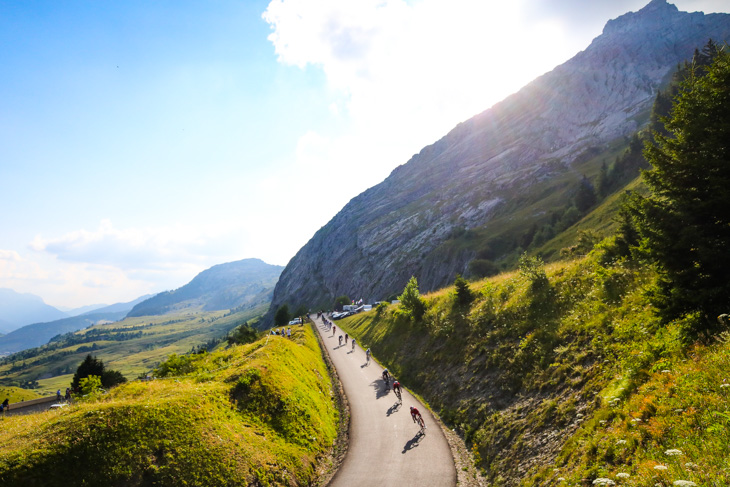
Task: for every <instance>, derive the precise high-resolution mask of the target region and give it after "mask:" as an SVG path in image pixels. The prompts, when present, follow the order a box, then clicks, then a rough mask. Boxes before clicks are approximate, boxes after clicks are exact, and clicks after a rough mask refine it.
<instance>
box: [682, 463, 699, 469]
mask: <svg viewBox="0 0 730 487" xmlns="http://www.w3.org/2000/svg"><path fill="white" fill-rule="evenodd" d="M684 466H685V467H687V468H697V467H699V465H697V464H696V463H692V462H687V463H685V464H684Z"/></svg>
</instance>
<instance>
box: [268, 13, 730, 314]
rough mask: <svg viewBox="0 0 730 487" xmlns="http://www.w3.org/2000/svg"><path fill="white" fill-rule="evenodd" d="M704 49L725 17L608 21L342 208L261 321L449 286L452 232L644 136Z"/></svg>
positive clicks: (465, 252) (303, 253) (464, 255)
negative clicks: (669, 90)
mask: <svg viewBox="0 0 730 487" xmlns="http://www.w3.org/2000/svg"><path fill="white" fill-rule="evenodd" d="M709 38H712V39H713V40H715V41H719V42H723V41H726V40H728V39H730V15H728V14H709V15H705V14H703V13H701V12H699V13H686V12H680V11H678V10H677V8H676V7H675V6H674V5H671V4H668V3H667V2H666V1H665V0H653V1H652V2H651V3H649V4H648V5H647V6H646V7H644V8H643V9H641V10H640V11H638V12H632V13H627V14H625V15H622V16H621V17H619V18H617V19H615V20H611V21H609V22H608V23H607V25H606V26H605V28H604V31H603V33H602V35H600V36H599V37H597V38H596V39H594V40H593V42H592V43H591V45H590V46H589V47H588V48H587V49H586V50H585V51H582V52H580V53H578V54H577V55H576V56H574V57H573V58H572V59H570V60H569V61H567V62H566V63H564V64H562V65H560V66H558V67H557V68H555V69H554V70H553V71H551V72H549V73H547V74H545V75H543V76H541V77H540V78H538V79H536V80H535V81H533V82H531V83H530V84H529V85H527V86H525V87H524V88H523V89H521V90H520V91H519V92H517V93H516V94H514V95H512V96H510V97H508V98H506V99H505V100H504V101H502V102H500V103H498V104H496V105H495V106H494V107H492V108H490V109H488V110H486V111H485V112H483V113H481V114H479V115H477V116H475V117H473V118H472V119H470V120H467V121H465V122H463V123H461V124H459V125H458V126H456V127H455V128H454V129H453V130H451V132H449V133H448V134H447V135H446V136H445V137H443V138H442V139H441V140H439V141H437V142H436V143H434V144H432V145H430V146H427V147H425V148H424V149H423V150H422V151H421V152H420V153H419V154H417V155H414V156H413V157H412V158H411V160H409V161H408V162H407V163H406V164H404V165H402V166H399V167H397V168H396V169H395V170H394V171H393V172H392V173H391V174H390V176H389V177H388V178H387V179H386V180H385V181H383V182H382V183H380V184H378V185H377V186H374V187H372V188H370V189H368V190H367V191H365V192H363V193H362V194H360V195H359V196H357V197H355V198H354V199H352V200H351V201H350V202H349V203H348V204H347V205H346V206H345V207H344V208H343V209H342V210H341V211H340V212H339V213H338V214H337V215H336V216H335V217H334V218H333V219H332V220H331V221H330V222H329V223H327V224H326V225H325V226H324V227H322V228H321V229H320V230H319V231H317V232H316V234H315V235H314V236H313V237H312V239H311V240H310V241H309V242H308V243H307V244H306V245H305V246H304V247H303V248H302V249H301V250H300V251H299V252H298V253H297V254H296V256H295V257H293V258H292V259H291V261H290V262H289V264H288V265H287V266H286V268H285V269H284V271H283V273H282V275H281V277H280V279H279V282H278V284H277V286H276V288H275V291H274V296H273V301H272V307H271V312H273V311H274V310H275V309H276V308H277V307H278V306H279V305H281V304H283V303H288V304H289V305H290V306H299V305H301V304H304V305H309V306H329V305H330V304H331V302H332V301H331V300H332V299H333V298H334V297H336V296H339V295H343V294H346V295H348V296H350V297H351V298H354V299H358V298H361V297H362V298H364V299H366V300H378V299H385V298H386V297H387V296H388V295H390V294H393V293H395V292H399V291H401V290H402V289H403V287H404V285H405V283H406V282H407V280H408V279H409V278H410V277H411V276H413V275H415V276H417V277H418V279H419V283H420V286H421V290H422V291H424V290H431V289H436V288H438V287H441V286H443V285H445V284H447V283H449V282H451V281H452V280H453V279H454V277H455V275H456V274H457V273H465V272H466V270H467V265H468V263H469V261H470V260H472V259H473V258H474V256H475V254H474V251H473V250H469V249H468V248H464V249H461V250H460V249H458V248H452V249H450V251H449V252H444V251H443V249H439V247H440V246H441V245H442V244H443V243H444V242H445V241H447V240H448V239H449V238H451V237H452V236H453V235H454V232H459V231H461V232H463V231H464V230H465V229H474V228H489V225H490V221H492V220H493V219H494V218H495V216H496V215H500V217H502V218H503V217H504V216H505V215H507V217H509V212H516V211H517V210H518V209H519V204H518V203H516V201H517V200H518V199H519V198H520V197H521V196H523V195H525V194H528V193H530V192H531V191H533V190H535V188H536V186H535V185H536V184H538V183H539V182H540V181H545V180H550V179H554V178H558V177H559V176H561V175H565V174H566V173H568V172H571V171H574V168H573V165H574V164H575V163H576V160H577V159H578V158H579V157H581V155H583V154H585V153H586V152H589V151H591V150H594V151H595V150H596V149H597V148H600V149H603V148H605V147H607V145H608V144H610V143H611V142H612V141H616V140H617V139H621V138H624V137H626V136H629V135H631V134H633V133H634V132H635V131H636V130H637V129H639V128H641V127H642V126H644V125H645V124H646V123H647V121H648V115H649V112H650V109H651V106H652V103H653V101H654V99H655V97H656V94H657V91H658V89H659V87H660V86H662V84H663V83H664V82H666V81H667V80H668V78H669V77H670V76H671V73H672V71H673V70H674V68H676V66H677V65H678V64H679V63H681V62H683V61H685V60H689V59H691V58H692V54H693V52H694V50H695V49H696V48H700V49H701V48H702V47H703V46H704V45H705V43H706V42H707V41H708V39H709Z"/></svg>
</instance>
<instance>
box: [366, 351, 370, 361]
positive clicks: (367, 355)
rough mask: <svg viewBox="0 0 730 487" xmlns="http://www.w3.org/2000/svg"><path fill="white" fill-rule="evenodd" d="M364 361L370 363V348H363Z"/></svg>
mask: <svg viewBox="0 0 730 487" xmlns="http://www.w3.org/2000/svg"><path fill="white" fill-rule="evenodd" d="M365 362H367V363H370V349H369V348H368V349H367V350H365Z"/></svg>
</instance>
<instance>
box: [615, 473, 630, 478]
mask: <svg viewBox="0 0 730 487" xmlns="http://www.w3.org/2000/svg"><path fill="white" fill-rule="evenodd" d="M629 477H631V475H629V474H627V473H626V472H619V473H617V474H616V478H619V479H627V478H629Z"/></svg>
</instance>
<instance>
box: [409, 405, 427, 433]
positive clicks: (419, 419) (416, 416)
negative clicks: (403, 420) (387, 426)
mask: <svg viewBox="0 0 730 487" xmlns="http://www.w3.org/2000/svg"><path fill="white" fill-rule="evenodd" d="M411 418H412V419H413V422H414V423H418V424H420V425H421V427H422V428H425V427H426V426H425V425H424V423H423V416H421V412H420V411H419V410H418V409H416V408H414V407H413V406H411Z"/></svg>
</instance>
